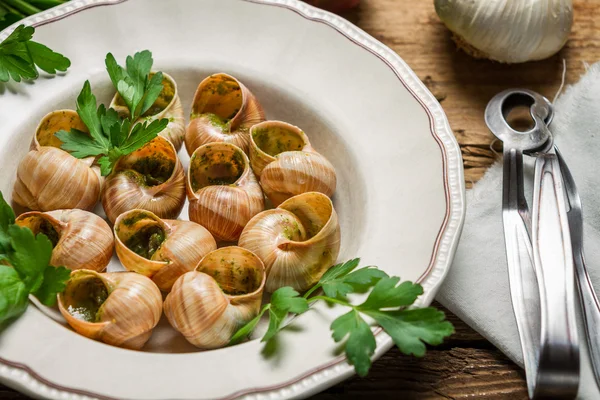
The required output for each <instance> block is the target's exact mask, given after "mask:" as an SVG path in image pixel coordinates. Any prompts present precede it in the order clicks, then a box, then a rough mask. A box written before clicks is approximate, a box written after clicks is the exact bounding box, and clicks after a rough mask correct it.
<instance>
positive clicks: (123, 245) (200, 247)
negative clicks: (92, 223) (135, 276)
mask: <svg viewBox="0 0 600 400" xmlns="http://www.w3.org/2000/svg"><path fill="white" fill-rule="evenodd" d="M148 229H154V230H156V229H158V230H160V231H162V232H163V234H164V239H163V241H162V242H161V243H160V247H158V249H157V250H155V251H153V253H152V255H150V256H149V258H146V257H144V256H143V255H140V254H138V253H136V252H135V251H133V250H132V249H130V248H129V247H127V243H128V241H129V240H130V239H131V238H132V237H134V235H136V234H138V235H139V234H140V233H143V232H144V231H145V232H149V231H148ZM114 232H115V241H116V248H117V256H118V257H119V260H121V263H122V264H123V266H124V267H125V268H126V269H127V270H129V271H133V272H137V273H139V274H142V275H145V276H147V277H149V278H151V279H152V280H153V281H154V283H156V285H157V286H158V288H159V289H160V290H162V291H165V292H168V291H169V290H171V287H172V286H173V284H174V283H175V281H176V280H177V278H179V277H180V276H181V275H183V274H185V273H186V272H190V271H193V270H194V268H195V267H196V265H198V263H199V262H200V260H201V259H202V257H204V256H205V255H207V254H208V253H210V252H211V251H213V250H216V249H217V243H216V242H215V239H214V238H213V237H212V235H211V234H210V232H208V231H207V230H206V229H205V228H204V227H203V226H202V225H199V224H197V223H195V222H191V221H179V220H161V219H160V218H158V217H157V216H156V215H155V214H153V213H151V212H150V211H146V210H131V211H128V212H126V213H123V214H121V215H120V216H119V218H117V221H116V222H115V227H114Z"/></svg>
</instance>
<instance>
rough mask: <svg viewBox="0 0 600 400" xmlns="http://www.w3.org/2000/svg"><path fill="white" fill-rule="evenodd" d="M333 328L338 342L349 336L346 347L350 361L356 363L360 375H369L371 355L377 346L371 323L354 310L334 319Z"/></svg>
mask: <svg viewBox="0 0 600 400" xmlns="http://www.w3.org/2000/svg"><path fill="white" fill-rule="evenodd" d="M331 330H332V332H333V333H332V337H333V340H335V341H336V342H341V341H342V340H343V339H344V338H345V337H346V336H348V340H347V341H346V348H345V350H346V356H347V357H348V361H349V362H350V364H352V365H354V368H355V369H356V372H357V373H358V375H360V376H365V375H367V373H368V372H369V368H371V355H373V353H374V352H375V348H376V347H377V345H376V343H375V336H373V332H371V327H369V324H367V323H366V322H365V320H364V319H363V318H362V317H361V316H360V314H359V313H358V311H356V310H352V311H350V312H349V313H348V314H344V315H342V316H341V317H338V318H337V319H336V320H335V321H333V323H332V324H331Z"/></svg>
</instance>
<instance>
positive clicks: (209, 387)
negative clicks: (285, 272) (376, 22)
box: [0, 0, 465, 399]
mask: <svg viewBox="0 0 600 400" xmlns="http://www.w3.org/2000/svg"><path fill="white" fill-rule="evenodd" d="M105 5H110V6H106V7H105ZM96 6H103V7H96ZM25 22H26V23H27V24H33V25H36V26H38V29H37V30H36V36H35V38H36V39H37V40H39V41H42V42H43V43H45V44H46V45H48V46H50V47H51V48H53V49H55V50H57V51H59V52H61V53H63V54H65V55H67V56H68V57H69V58H70V59H71V61H72V67H71V68H70V69H69V71H68V73H67V74H65V75H64V76H59V77H42V78H41V79H39V80H37V81H35V82H33V83H22V84H15V83H9V84H6V85H0V124H1V125H0V132H1V134H0V166H1V168H0V190H2V191H3V193H4V194H5V195H7V196H8V194H9V193H11V191H12V185H13V183H14V179H15V171H16V166H17V163H18V160H19V159H20V158H21V157H22V156H23V155H24V154H25V153H26V151H27V150H28V145H29V142H30V140H31V136H32V134H33V132H34V129H35V126H36V124H37V123H38V121H39V119H40V118H41V117H42V116H43V115H44V114H46V113H47V112H49V111H52V110H54V109H59V108H74V101H75V97H76V96H77V94H78V92H79V90H80V89H81V86H82V83H83V81H84V80H86V79H90V80H91V81H92V85H93V88H94V91H95V93H96V94H97V95H98V97H99V98H100V100H102V101H104V102H106V104H107V103H108V100H109V98H110V96H111V95H112V88H111V85H110V82H109V80H108V77H107V75H106V73H105V71H104V57H105V55H106V53H107V52H109V51H110V52H113V54H115V56H116V57H117V59H118V60H123V59H124V57H125V56H126V55H127V54H133V53H134V52H135V51H138V50H142V49H150V50H151V51H152V52H153V54H154V59H155V67H156V68H157V69H159V70H163V71H165V72H168V73H170V74H171V75H172V76H173V77H174V78H175V80H176V81H177V82H178V85H179V91H180V94H181V98H182V101H183V103H184V105H185V106H186V112H188V111H189V107H190V102H191V98H192V95H193V93H194V91H195V89H196V86H197V85H198V83H199V82H200V81H201V80H202V79H203V78H204V77H206V76H208V75H209V74H211V73H214V72H219V71H223V72H227V73H230V74H232V75H234V76H236V77H237V78H239V79H240V80H241V81H242V82H243V83H245V84H246V85H247V86H248V87H249V88H250V90H252V91H253V92H254V94H255V95H256V96H257V97H258V98H259V100H260V101H261V103H262V104H263V106H264V107H265V110H266V113H267V117H268V118H269V119H281V120H284V121H287V122H290V123H293V124H295V125H298V126H300V127H301V128H302V129H303V130H304V131H305V132H307V134H308V135H309V137H310V139H311V142H312V143H313V145H314V147H315V148H316V149H317V150H318V151H320V152H321V153H323V154H324V155H325V156H326V157H328V158H329V160H331V162H332V163H333V164H334V166H335V167H336V170H337V173H338V189H337V192H336V194H335V196H334V203H335V207H336V209H337V211H338V214H339V216H340V224H341V228H342V232H343V233H342V250H341V253H340V257H339V259H340V260H346V259H349V258H352V257H356V256H360V257H362V260H363V264H365V265H368V264H370V265H377V266H379V267H380V268H382V269H383V270H385V271H386V272H388V273H389V274H390V275H398V276H401V277H402V278H403V279H410V280H418V281H420V282H421V283H422V285H423V286H424V288H425V294H424V295H423V296H422V297H421V298H420V299H419V300H418V304H419V305H421V306H425V305H428V304H429V303H430V302H431V301H432V300H433V297H434V295H435V293H436V291H437V289H438V288H439V285H440V284H441V282H442V280H443V278H444V276H445V275H446V273H447V271H448V268H449V266H450V263H451V260H452V256H453V254H454V249H455V247H456V244H457V241H458V238H459V235H460V230H461V227H462V223H463V217H464V206H465V199H464V185H463V173H462V159H461V154H460V149H459V147H458V144H457V143H456V140H455V139H454V136H453V134H452V131H451V130H450V127H449V126H448V123H447V120H446V117H445V115H444V112H443V111H442V108H441V107H440V105H439V104H438V102H437V101H436V100H435V98H434V97H433V96H432V95H431V93H429V91H427V89H426V88H425V86H424V85H423V84H422V83H421V82H420V81H419V80H418V78H417V77H416V76H415V74H414V73H413V72H412V71H411V70H410V69H409V68H408V66H407V65H406V64H405V63H404V62H403V61H402V59H400V57H398V56H397V55H396V54H395V53H393V52H392V51H391V50H390V49H388V48H387V47H385V46H383V45H382V44H381V43H379V42H377V41H376V40H375V39H373V38H372V37H370V36H369V35H367V34H365V33H364V32H363V31H361V30H360V29H358V28H356V27H355V26H353V25H352V24H350V23H348V22H347V21H345V20H344V19H342V18H340V17H337V16H335V15H333V14H330V13H327V12H324V11H320V10H317V9H315V8H313V7H310V6H307V5H306V4H304V3H300V2H298V1H295V0H171V1H164V0H127V1H123V0H79V1H73V2H71V3H68V4H66V5H64V6H61V7H59V8H56V9H53V10H50V11H49V12H47V13H43V14H39V15H37V16H34V17H31V18H28V19H27V20H25ZM9 32H10V29H9V30H6V31H4V32H2V33H0V40H2V39H4V38H5V37H6V36H7V35H8V34H9ZM183 153H185V150H183V151H181V152H180V154H183ZM341 311H343V310H340V309H339V308H337V307H333V308H328V307H325V306H323V305H319V306H317V307H314V308H313V309H312V310H311V311H309V312H308V313H306V314H304V315H302V316H301V317H299V318H297V319H296V320H295V321H294V322H293V325H294V326H295V327H296V329H288V330H286V331H285V332H283V333H282V334H281V336H280V337H279V340H278V341H277V343H278V346H277V349H276V351H274V352H273V354H272V355H271V356H270V357H266V356H265V355H264V354H263V345H262V344H261V343H260V342H259V341H258V340H252V341H249V342H247V343H244V344H241V345H238V346H234V347H230V348H224V349H219V350H213V351H205V352H196V351H190V349H189V348H188V347H185V346H183V347H181V346H180V347H177V344H178V343H179V344H180V343H182V338H181V337H179V336H177V335H173V334H171V335H169V334H168V333H166V332H167V330H165V329H168V328H164V329H163V328H161V329H163V330H162V332H161V333H160V334H155V335H154V336H155V337H153V339H152V341H151V343H150V345H149V346H148V350H150V351H146V352H136V351H129V350H123V349H119V348H116V347H111V346H107V345H105V344H102V343H98V342H94V341H92V340H89V339H86V338H84V337H82V336H79V335H77V334H76V333H74V332H73V331H71V330H70V329H69V328H67V327H65V326H64V325H62V324H60V323H59V322H57V321H54V320H52V319H51V318H48V317H47V316H46V315H45V314H43V313H42V312H41V311H40V310H39V309H37V308H36V307H29V308H28V310H27V312H26V313H25V315H24V316H23V317H21V318H20V319H19V320H18V321H17V322H15V323H13V324H12V325H10V326H9V327H8V328H7V329H6V330H5V331H4V332H2V334H1V335H0V376H1V378H2V382H3V383H5V384H7V385H10V386H12V387H15V388H17V389H19V390H21V391H24V392H27V393H29V394H33V395H37V396H42V397H52V398H61V399H83V398H129V399H167V398H168V399H215V398H234V397H247V398H253V399H266V398H269V399H278V398H287V397H291V396H307V395H309V394H311V393H315V392H317V391H319V390H322V389H324V388H326V387H328V386H331V385H333V384H335V383H337V382H339V381H341V380H342V379H345V378H347V377H349V376H350V375H351V374H352V373H353V368H352V367H351V366H349V365H348V364H347V362H346V360H345V358H344V357H343V356H342V355H340V353H339V351H338V349H337V346H336V345H335V344H334V342H333V341H332V339H331V336H330V332H329V325H330V323H331V320H332V319H333V318H335V317H336V316H337V315H339V314H340V312H341ZM376 337H377V351H376V355H375V357H379V356H380V355H381V354H383V353H384V352H385V351H386V350H388V349H389V348H390V347H391V346H392V341H391V339H390V338H389V336H387V335H386V334H385V333H382V332H380V330H377V336H376ZM169 349H171V350H172V351H177V353H174V354H169V353H165V352H164V351H169ZM157 351H158V352H157Z"/></svg>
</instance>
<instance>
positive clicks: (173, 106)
mask: <svg viewBox="0 0 600 400" xmlns="http://www.w3.org/2000/svg"><path fill="white" fill-rule="evenodd" d="M153 75H154V74H153V73H150V74H149V76H148V78H149V79H151V78H152V76H153ZM162 76H163V79H162V85H163V89H162V91H161V92H160V94H159V95H158V98H157V99H156V101H154V104H152V106H150V108H149V109H148V110H147V111H146V112H145V113H143V114H142V115H141V117H140V119H142V120H144V121H147V122H148V123H151V122H152V121H154V120H157V119H161V118H166V119H168V120H169V124H168V125H167V127H166V128H165V129H164V130H163V131H161V132H160V133H159V135H160V136H162V137H164V138H166V139H168V140H169V141H170V142H171V143H172V144H173V147H175V150H177V151H179V149H181V145H182V144H183V139H184V137H185V117H184V116H183V106H182V105H181V100H180V98H179V91H178V89H177V83H176V82H175V79H173V77H171V75H169V74H166V73H164V72H162ZM110 107H112V108H114V109H115V111H117V112H118V113H119V115H120V116H121V117H123V118H127V117H129V115H130V114H129V109H128V108H127V105H126V104H125V101H123V98H122V97H121V96H120V95H119V93H116V94H115V96H114V97H113V99H112V101H111V103H110Z"/></svg>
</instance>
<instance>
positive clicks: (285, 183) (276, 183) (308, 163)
mask: <svg viewBox="0 0 600 400" xmlns="http://www.w3.org/2000/svg"><path fill="white" fill-rule="evenodd" d="M250 138H251V139H250V140H251V141H250V163H251V164H252V169H253V170H254V173H256V175H257V176H258V177H259V180H260V185H261V187H262V189H263V191H264V192H265V195H266V196H267V197H268V198H269V200H271V202H272V203H273V205H274V206H277V205H279V204H281V203H282V202H284V201H285V200H287V199H289V198H290V197H292V196H295V195H297V194H301V193H306V192H321V193H323V194H325V195H327V196H329V197H331V196H332V195H333V193H334V192H335V187H336V182H337V179H336V175H335V169H334V168H333V165H331V163H330V162H329V161H327V159H326V158H325V157H323V156H322V155H321V154H319V153H317V152H316V151H315V150H314V149H313V148H312V147H311V145H310V142H309V141H308V137H307V136H306V134H305V133H304V132H303V131H302V130H301V129H300V128H298V127H296V126H294V125H290V124H287V123H285V122H281V121H266V122H262V123H260V124H257V125H254V126H253V127H252V129H250Z"/></svg>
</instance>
